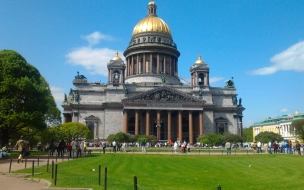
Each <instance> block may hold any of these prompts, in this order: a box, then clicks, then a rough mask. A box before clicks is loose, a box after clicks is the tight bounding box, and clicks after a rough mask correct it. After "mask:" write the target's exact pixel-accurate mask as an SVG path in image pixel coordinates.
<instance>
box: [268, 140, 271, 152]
mask: <svg viewBox="0 0 304 190" xmlns="http://www.w3.org/2000/svg"><path fill="white" fill-rule="evenodd" d="M271 148H272V143H271V141H269V143H268V153H269V154H272V152H271Z"/></svg>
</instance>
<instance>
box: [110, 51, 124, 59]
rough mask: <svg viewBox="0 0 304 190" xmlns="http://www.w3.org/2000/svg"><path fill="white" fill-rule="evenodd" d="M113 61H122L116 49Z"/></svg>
mask: <svg viewBox="0 0 304 190" xmlns="http://www.w3.org/2000/svg"><path fill="white" fill-rule="evenodd" d="M112 60H114V61H122V59H121V58H120V57H119V56H118V51H116V54H115V57H113V58H112Z"/></svg>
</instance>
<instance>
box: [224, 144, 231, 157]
mask: <svg viewBox="0 0 304 190" xmlns="http://www.w3.org/2000/svg"><path fill="white" fill-rule="evenodd" d="M225 148H226V152H227V155H228V154H231V144H230V142H229V141H227V142H226V144H225Z"/></svg>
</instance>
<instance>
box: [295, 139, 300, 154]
mask: <svg viewBox="0 0 304 190" xmlns="http://www.w3.org/2000/svg"><path fill="white" fill-rule="evenodd" d="M296 150H297V151H298V155H300V156H301V144H300V143H299V141H297V142H296Z"/></svg>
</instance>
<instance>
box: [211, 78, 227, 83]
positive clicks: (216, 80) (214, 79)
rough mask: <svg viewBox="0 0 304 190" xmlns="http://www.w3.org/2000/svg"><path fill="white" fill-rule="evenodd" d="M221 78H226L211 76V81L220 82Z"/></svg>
mask: <svg viewBox="0 0 304 190" xmlns="http://www.w3.org/2000/svg"><path fill="white" fill-rule="evenodd" d="M221 80H224V78H223V77H211V78H209V83H210V84H212V83H215V82H218V81H221Z"/></svg>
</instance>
